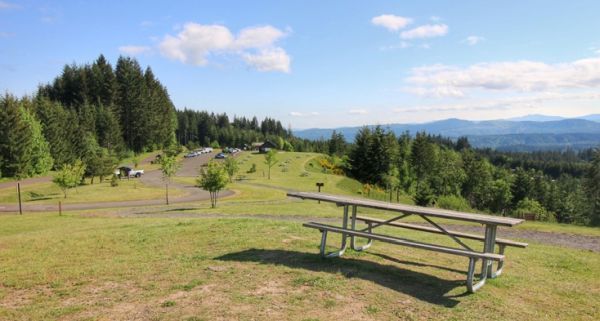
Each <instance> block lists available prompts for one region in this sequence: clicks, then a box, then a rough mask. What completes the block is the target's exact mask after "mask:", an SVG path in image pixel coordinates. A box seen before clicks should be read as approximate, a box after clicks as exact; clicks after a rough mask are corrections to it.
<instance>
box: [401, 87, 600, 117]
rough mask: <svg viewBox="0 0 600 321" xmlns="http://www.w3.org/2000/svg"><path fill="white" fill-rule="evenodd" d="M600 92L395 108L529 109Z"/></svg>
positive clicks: (594, 97) (593, 97) (408, 110)
mask: <svg viewBox="0 0 600 321" xmlns="http://www.w3.org/2000/svg"><path fill="white" fill-rule="evenodd" d="M598 99H600V93H596V92H587V93H556V92H546V93H540V94H537V95H533V96H521V97H508V98H499V99H478V100H465V101H464V102H462V103H459V104H433V105H417V106H411V107H407V108H395V109H393V110H392V111H393V112H395V113H416V112H457V111H490V110H520V111H523V110H527V109H536V108H539V107H541V106H542V105H543V104H544V103H545V102H556V101H569V102H573V101H581V100H598Z"/></svg>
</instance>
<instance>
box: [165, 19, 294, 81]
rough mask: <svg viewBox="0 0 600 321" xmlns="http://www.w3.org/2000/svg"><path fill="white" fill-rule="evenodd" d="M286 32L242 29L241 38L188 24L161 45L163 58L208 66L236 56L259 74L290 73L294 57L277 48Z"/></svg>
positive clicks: (226, 31) (212, 27)
mask: <svg viewBox="0 0 600 321" xmlns="http://www.w3.org/2000/svg"><path fill="white" fill-rule="evenodd" d="M285 36H286V33H285V32H283V31H281V30H279V29H277V28H275V27H272V26H261V27H249V28H244V29H242V30H241V31H240V32H239V34H238V36H237V37H236V36H234V35H233V33H232V32H231V31H230V30H229V29H228V28H227V27H225V26H222V25H201V24H197V23H192V22H190V23H187V24H185V25H184V26H183V28H182V30H181V31H180V32H179V33H178V34H177V35H175V36H172V35H167V36H165V37H164V39H163V40H162V42H161V43H160V44H159V49H160V52H161V54H162V55H164V56H165V57H167V58H170V59H173V60H178V61H180V62H182V63H185V64H192V65H196V66H204V65H206V64H207V63H208V60H209V57H210V56H214V55H224V54H227V55H235V56H239V57H241V58H242V59H243V60H244V61H245V62H246V63H247V64H248V65H249V66H252V67H254V68H255V69H257V70H258V71H280V72H289V71H290V63H291V58H290V56H289V55H288V54H287V52H286V51H285V50H284V49H283V48H281V47H278V46H276V42H277V41H279V40H280V39H282V38H283V37H285Z"/></svg>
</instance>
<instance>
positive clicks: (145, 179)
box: [0, 153, 233, 212]
mask: <svg viewBox="0 0 600 321" xmlns="http://www.w3.org/2000/svg"><path fill="white" fill-rule="evenodd" d="M215 155H216V154H215V153H210V154H203V155H200V156H196V157H192V158H184V159H183V161H182V164H181V165H182V166H181V168H180V169H179V171H177V176H180V177H182V176H183V177H185V176H193V177H196V176H198V171H199V170H200V167H202V165H204V164H206V163H208V161H209V160H211V159H212V158H214V156H215ZM152 159H154V156H152V157H148V158H146V159H144V160H142V161H141V162H140V164H142V165H143V164H148V163H150V161H152ZM131 179H136V178H131ZM139 180H140V181H141V182H142V183H144V184H145V185H147V186H154V187H159V188H165V181H164V180H163V178H162V174H161V172H160V170H152V171H148V172H145V173H144V175H143V176H142V177H141V178H139ZM51 181H52V177H49V176H44V177H35V178H29V179H24V180H21V181H20V183H21V186H22V187H23V186H27V185H31V184H38V183H45V182H51ZM16 186H17V182H16V181H11V182H4V183H0V188H9V187H13V188H16ZM173 189H179V190H183V191H184V192H185V194H184V195H182V196H179V197H169V204H180V203H190V202H198V201H204V200H208V199H210V194H209V193H208V192H206V191H204V190H202V189H200V188H198V187H196V186H194V185H193V184H181V183H178V182H170V183H169V190H173ZM229 195H233V192H232V191H227V190H226V191H222V192H221V193H219V196H220V197H225V196H229ZM62 201H63V203H64V204H62V210H63V211H75V210H92V209H102V208H117V207H142V206H152V205H165V204H166V199H165V198H164V197H161V198H157V199H151V200H131V201H118V202H94V203H69V201H68V199H66V200H62ZM18 211H19V206H18V204H0V212H18ZM23 211H24V212H46V211H58V201H57V204H23Z"/></svg>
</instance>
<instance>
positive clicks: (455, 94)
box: [402, 87, 465, 98]
mask: <svg viewBox="0 0 600 321" xmlns="http://www.w3.org/2000/svg"><path fill="white" fill-rule="evenodd" d="M402 91H404V92H406V93H409V94H413V95H416V96H420V97H429V98H443V97H452V98H463V97H465V93H464V92H462V91H461V90H458V89H456V88H452V87H434V88H424V87H406V88H404V89H403V90H402Z"/></svg>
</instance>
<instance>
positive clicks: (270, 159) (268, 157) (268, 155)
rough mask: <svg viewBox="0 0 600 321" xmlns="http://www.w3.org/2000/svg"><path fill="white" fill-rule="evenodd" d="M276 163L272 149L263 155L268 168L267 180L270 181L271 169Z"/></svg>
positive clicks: (275, 156)
mask: <svg viewBox="0 0 600 321" xmlns="http://www.w3.org/2000/svg"><path fill="white" fill-rule="evenodd" d="M277 162H278V160H277V151H276V150H274V149H271V150H269V151H268V152H267V153H266V154H265V164H267V167H269V176H268V178H269V179H271V167H273V166H275V164H277Z"/></svg>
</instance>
